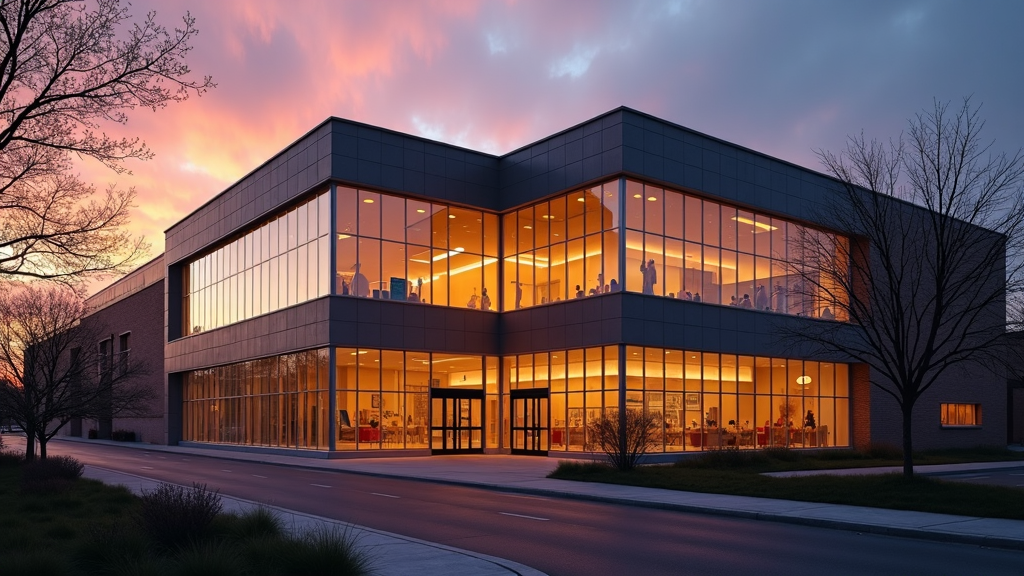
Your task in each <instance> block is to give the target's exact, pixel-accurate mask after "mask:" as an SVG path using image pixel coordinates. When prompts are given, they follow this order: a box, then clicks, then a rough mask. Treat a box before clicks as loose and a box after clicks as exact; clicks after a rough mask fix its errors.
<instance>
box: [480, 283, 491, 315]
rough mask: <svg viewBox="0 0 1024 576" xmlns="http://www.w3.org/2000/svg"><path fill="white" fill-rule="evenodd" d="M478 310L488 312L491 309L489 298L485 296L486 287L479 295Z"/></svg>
mask: <svg viewBox="0 0 1024 576" xmlns="http://www.w3.org/2000/svg"><path fill="white" fill-rule="evenodd" d="M480 309H481V310H490V309H491V297H490V296H488V295H487V287H486V286H484V288H483V292H482V293H481V294H480Z"/></svg>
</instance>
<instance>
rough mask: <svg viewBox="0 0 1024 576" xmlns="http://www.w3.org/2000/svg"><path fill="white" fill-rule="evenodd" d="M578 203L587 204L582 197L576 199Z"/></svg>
mask: <svg viewBox="0 0 1024 576" xmlns="http://www.w3.org/2000/svg"><path fill="white" fill-rule="evenodd" d="M576 201H577V202H586V200H584V199H583V198H582V197H580V198H577V199H576Z"/></svg>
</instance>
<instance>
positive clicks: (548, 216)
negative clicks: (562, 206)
mask: <svg viewBox="0 0 1024 576" xmlns="http://www.w3.org/2000/svg"><path fill="white" fill-rule="evenodd" d="M541 218H543V219H545V220H554V218H555V217H554V216H552V215H551V214H544V215H543V216H541Z"/></svg>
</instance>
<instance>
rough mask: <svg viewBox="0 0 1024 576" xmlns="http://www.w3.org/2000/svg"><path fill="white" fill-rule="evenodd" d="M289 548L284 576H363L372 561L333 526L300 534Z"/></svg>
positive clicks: (348, 533) (343, 531) (348, 537)
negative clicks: (294, 544) (332, 575)
mask: <svg viewBox="0 0 1024 576" xmlns="http://www.w3.org/2000/svg"><path fill="white" fill-rule="evenodd" d="M297 544H298V545H297V546H293V547H290V548H289V552H290V554H289V555H288V556H287V557H286V558H285V560H286V564H285V569H286V573H287V574H289V575H292V576H319V575H321V574H335V575H338V576H364V575H366V574H370V573H371V571H370V566H371V564H372V558H371V557H370V555H369V554H368V553H366V552H365V551H364V550H360V549H359V548H358V547H357V546H356V538H355V537H354V536H353V535H352V534H351V533H350V532H349V531H348V530H345V529H342V528H338V527H337V526H320V527H317V528H314V529H312V530H309V531H307V532H305V533H304V534H302V536H301V537H300V538H298V540H297Z"/></svg>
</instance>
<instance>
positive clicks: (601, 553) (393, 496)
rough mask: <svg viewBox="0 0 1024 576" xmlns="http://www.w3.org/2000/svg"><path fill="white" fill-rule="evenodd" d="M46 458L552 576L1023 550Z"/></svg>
mask: <svg viewBox="0 0 1024 576" xmlns="http://www.w3.org/2000/svg"><path fill="white" fill-rule="evenodd" d="M7 440H8V444H16V442H12V440H16V439H14V438H10V437H8V438H7ZM23 442H24V440H23V439H22V445H23ZM49 451H50V453H51V454H69V455H73V456H75V457H76V458H78V459H80V460H81V461H82V462H84V463H86V464H92V465H95V466H102V467H105V468H109V469H112V470H118V471H121V472H128V473H131V474H136V475H139V476H145V477H149V478H155V479H160V480H165V481H168V482H174V483H180V484H189V483H191V482H202V483H206V484H208V485H209V487H211V488H215V489H218V490H220V491H221V493H223V494H230V495H232V496H237V497H240V498H246V499H249V500H255V501H260V502H265V503H268V504H273V505H276V506H281V507H284V508H288V509H292V510H297V511H301V512H306V513H311V514H317V515H320V516H325V517H329V518H334V519H338V520H342V521H346V522H351V523H354V524H359V525H363V526H368V527H372V528H377V529H380V530H386V531H389V532H394V533H398V534H403V535H407V536H412V537H415V538H421V539H423V540H428V541H432V542H439V543H442V544H446V545H449V546H455V547H458V548H464V549H469V550H474V551H477V552H482V553H485V554H492V555H494V556H499V557H503V558H508V559H511V560H515V561H517V562H522V563H524V564H527V565H529V566H533V567H534V568H537V569H539V570H542V571H544V572H547V573H548V574H550V575H551V576H575V575H580V576H593V575H598V574H644V575H645V576H647V575H659V574H666V575H668V574H757V575H758V576H770V575H776V574H778V575H780V576H783V575H784V576H793V575H794V574H800V573H805V572H808V573H813V574H823V575H824V574H872V575H877V574H899V575H908V574H929V575H942V574H985V575H1000V574H1008V575H1015V576H1020V575H1021V574H1024V552H1016V551H1008V550H999V549H988V548H983V547H979V546H969V545H962V544H947V543H941V542H928V541H921V540H913V539H905V538H892V537H885V536H877V535H871V534H860V533H855V532H848V531H840V530H829V529H823V528H813V527H806V526H795V525H789V524H780V523H773V522H759V521H755V520H747V519H735V518H726V517H717V516H705V515H700V514H688V513H682V512H675V511H665V510H656V509H649V508H641V507H631V506H621V505H613V504H602V503H595V502H585V501H577V500H567V499H558V498H547V497H536V496H527V495H521V494H512V493H503V492H496V491H492V490H483V489H475V488H467V487H461V486H451V485H444V484H436V483H431V482H423V481H415V480H398V479H390V478H378V477H371V476H362V475H357V474H350V473H340V472H326V471H316V470H304V469H297V468H289V467H284V466H274V465H267V464H254V463H248V462H239V461H231V460H222V459H218V458H213V457H201V456H191V455H188V456H186V455H178V454H170V453H161V452H155V451H153V452H150V451H143V450H137V449H129V448H119V447H115V446H104V445H95V444H86V443H75V442H52V443H51V444H50V446H49ZM1018 478H1021V477H1018ZM1022 483H1024V481H1022Z"/></svg>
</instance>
